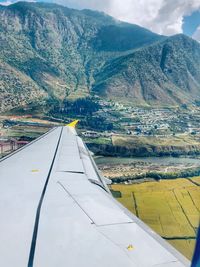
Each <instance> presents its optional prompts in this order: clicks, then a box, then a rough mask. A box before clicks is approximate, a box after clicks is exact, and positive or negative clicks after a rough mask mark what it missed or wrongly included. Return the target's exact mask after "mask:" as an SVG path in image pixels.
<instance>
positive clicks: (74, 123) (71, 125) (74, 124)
mask: <svg viewBox="0 0 200 267" xmlns="http://www.w3.org/2000/svg"><path fill="white" fill-rule="evenodd" d="M78 122H79V120H75V121H72V122H70V123H69V124H67V125H66V126H69V127H72V128H76V124H77V123H78Z"/></svg>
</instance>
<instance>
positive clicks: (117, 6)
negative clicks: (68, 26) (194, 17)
mask: <svg viewBox="0 0 200 267" xmlns="http://www.w3.org/2000/svg"><path fill="white" fill-rule="evenodd" d="M7 1H8V2H9V0H7ZM43 1H44V0H43ZM45 1H47V2H48V0H45ZM49 1H50V2H56V3H58V4H62V5H65V6H69V7H73V8H79V9H83V8H90V9H94V10H100V11H104V12H106V13H108V14H110V15H111V16H113V17H115V18H117V19H120V20H123V21H127V22H130V23H135V24H138V25H140V26H143V27H146V28H148V29H151V30H152V31H154V32H157V33H159V34H165V35H171V34H176V33H181V32H182V24H183V17H184V16H185V15H189V14H191V13H192V12H193V11H194V10H198V9H200V0H49ZM8 2H6V3H8Z"/></svg>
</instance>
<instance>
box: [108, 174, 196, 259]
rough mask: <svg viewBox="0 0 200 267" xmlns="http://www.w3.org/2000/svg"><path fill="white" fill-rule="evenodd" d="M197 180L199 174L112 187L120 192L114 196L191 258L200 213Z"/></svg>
mask: <svg viewBox="0 0 200 267" xmlns="http://www.w3.org/2000/svg"><path fill="white" fill-rule="evenodd" d="M193 181H194V182H195V183H196V184H195V183H193ZM198 182H199V184H200V177H196V178H192V181H190V179H182V178H181V179H175V180H161V181H160V182H146V183H140V184H132V185H130V184H129V185H125V184H114V185H112V186H111V189H112V190H114V191H120V193H121V194H120V193H119V192H118V194H115V195H117V196H118V198H117V199H118V200H119V201H120V202H121V203H122V204H123V205H124V206H126V207H127V208H128V209H129V210H130V211H131V212H133V213H134V214H135V215H137V216H138V217H139V218H140V219H141V220H142V221H144V222H145V223H146V224H147V225H149V226H150V227H151V228H152V229H153V230H155V231H156V232H157V233H158V234H159V235H160V236H162V237H163V238H165V239H166V240H167V241H168V242H170V243H171V244H172V245H173V246H174V247H176V248H177V249H178V250H179V251H180V252H181V253H182V254H184V255H185V256H186V257H187V258H189V259H191V257H192V254H193V250H194V245H195V236H196V230H197V228H198V224H199V215H200V187H199V186H198ZM120 195H121V197H119V196H120Z"/></svg>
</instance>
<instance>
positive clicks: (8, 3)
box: [0, 1, 12, 6]
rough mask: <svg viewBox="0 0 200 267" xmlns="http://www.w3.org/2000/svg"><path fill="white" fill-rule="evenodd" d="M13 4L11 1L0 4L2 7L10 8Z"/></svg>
mask: <svg viewBox="0 0 200 267" xmlns="http://www.w3.org/2000/svg"><path fill="white" fill-rule="evenodd" d="M11 4H12V2H11V1H4V2H0V5H2V6H9V5H11Z"/></svg>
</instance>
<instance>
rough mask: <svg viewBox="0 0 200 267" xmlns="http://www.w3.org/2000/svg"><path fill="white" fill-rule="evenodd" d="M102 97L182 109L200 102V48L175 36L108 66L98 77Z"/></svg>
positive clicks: (96, 85) (194, 43) (187, 38)
mask: <svg viewBox="0 0 200 267" xmlns="http://www.w3.org/2000/svg"><path fill="white" fill-rule="evenodd" d="M95 81H96V82H95V84H94V88H93V90H95V91H96V92H98V93H99V94H100V95H102V96H104V97H109V98H115V99H121V100H122V99H124V101H127V100H128V101H131V102H135V103H138V102H139V103H140V104H146V103H148V104H151V105H155V104H157V105H160V104H162V105H177V104H178V105H180V104H183V103H189V102H190V103H191V102H194V101H195V100H197V99H199V98H200V45H199V44H198V43H197V42H196V41H194V40H192V39H190V38H189V37H186V36H184V35H181V34H180V35H175V36H172V37H170V38H167V39H165V40H163V41H161V42H159V43H156V44H153V45H150V46H148V47H146V48H143V49H139V50H136V51H134V52H133V53H130V54H128V55H126V56H121V57H119V58H117V59H114V60H112V61H110V62H109V63H107V64H106V65H105V66H104V67H103V68H102V69H101V71H100V72H99V73H98V74H97V75H96V77H95Z"/></svg>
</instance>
